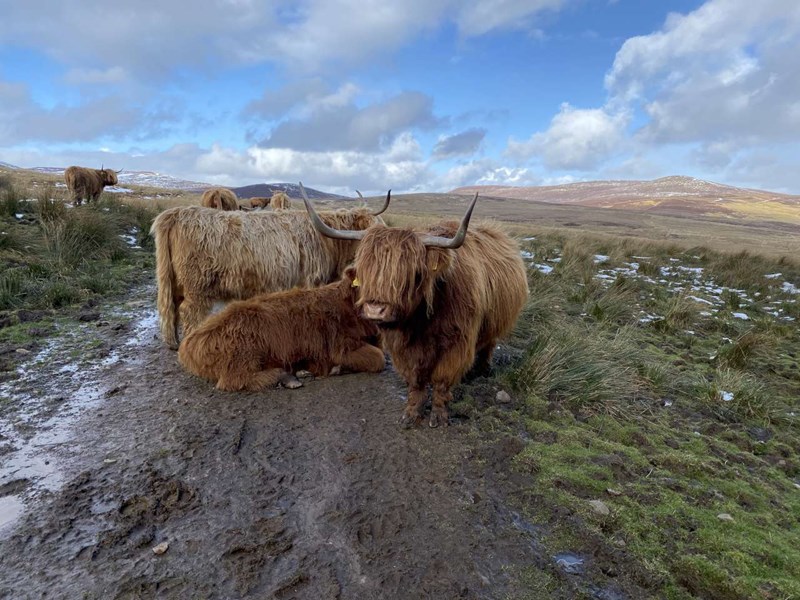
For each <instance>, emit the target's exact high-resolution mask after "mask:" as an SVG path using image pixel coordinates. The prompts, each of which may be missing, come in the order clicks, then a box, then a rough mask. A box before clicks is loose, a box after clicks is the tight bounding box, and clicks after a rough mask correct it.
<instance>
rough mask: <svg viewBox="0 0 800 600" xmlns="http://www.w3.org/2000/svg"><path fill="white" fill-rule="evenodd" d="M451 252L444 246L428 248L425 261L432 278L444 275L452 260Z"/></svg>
mask: <svg viewBox="0 0 800 600" xmlns="http://www.w3.org/2000/svg"><path fill="white" fill-rule="evenodd" d="M452 256H453V255H452V253H451V252H450V251H449V250H447V249H445V248H430V247H429V248H428V252H427V256H426V259H427V262H428V272H429V273H430V274H431V275H433V277H434V278H437V279H438V278H439V277H441V276H442V275H444V274H445V273H446V272H447V271H448V270H449V269H450V264H451V262H452Z"/></svg>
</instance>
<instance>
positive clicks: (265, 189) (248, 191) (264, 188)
mask: <svg viewBox="0 0 800 600" xmlns="http://www.w3.org/2000/svg"><path fill="white" fill-rule="evenodd" d="M303 187H305V188H306V194H308V197H309V198H311V199H322V198H346V197H347V196H339V195H338V194H328V193H327V192H321V191H319V190H315V189H313V188H310V187H306V186H303ZM230 189H231V190H233V192H234V193H235V194H236V195H237V196H238V197H239V198H241V199H245V198H269V197H270V196H272V194H273V193H274V192H286V194H287V195H288V196H289V197H290V198H302V195H301V194H300V186H298V185H297V184H296V183H257V184H255V185H244V186H242V187H235V188H230Z"/></svg>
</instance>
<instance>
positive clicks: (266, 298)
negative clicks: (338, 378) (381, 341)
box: [178, 267, 386, 391]
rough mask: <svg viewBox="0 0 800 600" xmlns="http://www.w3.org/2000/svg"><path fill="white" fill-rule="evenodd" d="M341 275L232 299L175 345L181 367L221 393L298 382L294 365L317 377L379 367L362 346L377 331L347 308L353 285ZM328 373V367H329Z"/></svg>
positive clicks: (380, 358) (379, 356)
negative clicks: (314, 284)
mask: <svg viewBox="0 0 800 600" xmlns="http://www.w3.org/2000/svg"><path fill="white" fill-rule="evenodd" d="M354 279H355V270H354V269H353V268H352V267H350V268H348V269H347V270H346V271H345V273H344V276H343V277H342V279H341V280H339V281H337V282H334V283H331V284H328V285H325V286H323V287H320V288H312V289H293V290H289V291H283V292H275V293H272V294H262V295H259V296H255V297H253V298H250V299H249V300H240V301H238V302H232V303H230V304H229V305H228V306H226V307H225V308H224V309H223V310H222V312H220V313H218V314H216V315H213V316H211V317H209V318H208V319H207V320H206V321H205V322H203V324H202V325H200V327H198V328H197V329H195V330H194V331H192V333H190V334H189V335H187V336H186V338H185V339H184V340H183V342H182V343H181V347H180V349H179V350H178V360H179V361H180V363H181V364H182V365H183V366H184V368H186V370H187V371H190V372H191V373H194V374H195V375H198V376H200V377H203V378H204V379H208V380H210V381H212V382H213V383H215V384H216V386H217V389H220V390H227V391H237V390H250V391H255V390H262V389H264V388H266V387H270V386H274V385H276V384H277V383H282V384H284V385H285V386H287V387H298V386H299V385H300V383H299V382H298V381H297V379H295V378H294V376H293V373H294V372H295V371H296V370H297V369H298V368H303V369H308V370H309V371H310V372H311V373H312V374H314V375H317V376H325V375H329V374H335V373H337V372H339V369H340V368H341V369H342V370H346V371H354V372H369V373H379V372H381V371H382V370H383V369H384V367H385V364H386V359H385V357H384V355H383V351H382V350H381V349H380V348H377V347H376V346H374V345H372V344H370V343H369V342H370V340H372V339H374V338H375V337H376V336H377V333H378V329H377V327H376V326H375V324H374V323H372V321H370V320H368V319H365V318H363V317H361V316H360V315H359V314H358V310H357V309H356V306H355V301H356V289H357V285H358V283H357V282H355V281H354ZM332 371H333V372H332Z"/></svg>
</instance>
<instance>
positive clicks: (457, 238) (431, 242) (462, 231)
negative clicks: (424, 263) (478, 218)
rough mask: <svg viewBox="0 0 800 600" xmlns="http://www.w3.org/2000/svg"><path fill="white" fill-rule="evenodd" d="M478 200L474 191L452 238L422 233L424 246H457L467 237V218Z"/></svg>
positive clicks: (470, 215)
mask: <svg viewBox="0 0 800 600" xmlns="http://www.w3.org/2000/svg"><path fill="white" fill-rule="evenodd" d="M477 201H478V192H475V197H474V198H473V199H472V204H470V205H469V208H468V209H467V213H466V214H465V215H464V218H463V219H461V226H460V227H459V228H458V231H456V234H455V235H454V236H453V237H452V238H446V237H441V236H438V235H422V236H420V241H421V242H422V243H423V244H425V245H426V246H431V247H434V248H459V247H460V246H461V244H463V243H464V240H465V239H466V237H467V227H469V220H470V218H471V217H472V210H473V209H474V208H475V203H476V202H477Z"/></svg>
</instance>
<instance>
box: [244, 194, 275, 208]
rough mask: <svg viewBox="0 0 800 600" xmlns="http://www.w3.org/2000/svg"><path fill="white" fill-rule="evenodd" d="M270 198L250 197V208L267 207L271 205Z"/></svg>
mask: <svg viewBox="0 0 800 600" xmlns="http://www.w3.org/2000/svg"><path fill="white" fill-rule="evenodd" d="M269 201H270V199H269V198H260V197H259V198H250V200H249V204H250V208H267V207H268V206H269Z"/></svg>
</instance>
